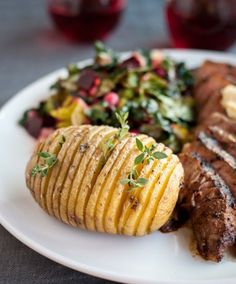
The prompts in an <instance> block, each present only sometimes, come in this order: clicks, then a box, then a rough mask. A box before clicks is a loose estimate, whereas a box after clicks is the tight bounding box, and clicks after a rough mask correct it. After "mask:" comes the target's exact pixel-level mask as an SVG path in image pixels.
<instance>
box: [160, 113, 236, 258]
mask: <svg viewBox="0 0 236 284" xmlns="http://www.w3.org/2000/svg"><path fill="white" fill-rule="evenodd" d="M235 141H236V123H235V122H234V121H232V120H230V119H228V118H227V117H226V116H224V115H222V114H219V113H214V114H213V115H211V116H210V118H209V119H208V121H207V123H205V125H204V126H201V127H199V128H198V129H197V131H196V140H195V141H194V142H193V143H191V144H188V145H186V146H185V147H184V150H183V152H182V153H181V154H180V160H181V162H182V164H183V167H184V171H185V181H184V184H185V186H184V188H183V189H182V190H181V191H180V195H179V200H178V206H177V207H176V208H177V209H176V212H175V215H174V216H173V218H172V220H170V222H169V223H168V224H166V225H165V227H163V228H162V230H163V231H170V230H171V229H172V230H173V229H176V228H177V227H178V225H179V226H180V225H181V224H182V222H183V221H185V220H186V219H188V218H190V221H191V224H192V228H193V232H194V236H195V238H196V241H197V248H198V250H199V253H200V255H201V256H202V257H203V258H205V259H207V260H212V261H216V262H219V261H220V260H221V259H222V257H223V254H224V251H225V250H226V248H228V247H231V246H233V245H234V244H235V241H236V143H235ZM183 216H184V217H183Z"/></svg>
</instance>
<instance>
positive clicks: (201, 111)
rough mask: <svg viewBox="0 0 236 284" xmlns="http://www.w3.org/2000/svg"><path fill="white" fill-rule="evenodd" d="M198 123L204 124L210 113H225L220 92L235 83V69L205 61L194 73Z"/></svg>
mask: <svg viewBox="0 0 236 284" xmlns="http://www.w3.org/2000/svg"><path fill="white" fill-rule="evenodd" d="M194 75H195V80H196V84H195V87H194V97H195V99H196V104H197V111H198V122H199V123H202V122H204V121H205V120H206V119H207V118H208V117H209V115H210V114H211V113H214V112H220V113H225V112H224V109H223V107H222V106H221V90H222V89H223V88H224V87H225V86H227V85H228V84H230V83H235V82H236V67H233V66H231V65H228V64H223V63H215V62H211V61H206V62H205V63H203V65H202V66H201V67H200V68H198V69H197V70H196V71H195V72H194Z"/></svg>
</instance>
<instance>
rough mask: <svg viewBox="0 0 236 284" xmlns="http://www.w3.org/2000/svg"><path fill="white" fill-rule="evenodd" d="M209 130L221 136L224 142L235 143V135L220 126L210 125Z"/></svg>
mask: <svg viewBox="0 0 236 284" xmlns="http://www.w3.org/2000/svg"><path fill="white" fill-rule="evenodd" d="M209 130H210V131H211V132H213V133H215V134H216V135H219V136H220V137H221V138H223V139H224V140H225V141H226V142H229V143H236V136H235V135H233V134H231V133H229V132H227V131H225V130H224V129H222V128H220V127H219V126H216V125H214V126H210V127H209Z"/></svg>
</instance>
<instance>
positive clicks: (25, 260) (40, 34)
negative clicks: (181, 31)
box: [0, 0, 236, 284]
mask: <svg viewBox="0 0 236 284" xmlns="http://www.w3.org/2000/svg"><path fill="white" fill-rule="evenodd" d="M163 9H164V1H163V0H128V7H127V9H126V12H125V14H124V17H123V19H122V22H121V23H120V25H119V27H118V28H117V30H116V31H115V32H114V33H113V34H112V35H111V37H110V38H109V39H108V40H107V41H106V42H107V44H108V45H109V46H110V47H112V48H114V49H116V50H119V51H124V50H131V49H135V48H137V47H142V48H158V47H168V46H169V44H168V33H167V30H166V27H165V21H164V16H163ZM0 22H1V24H0V87H1V89H0V106H2V105H3V104H4V103H5V102H6V101H7V100H8V99H9V98H10V97H12V96H13V95H14V94H15V93H17V92H18V91H19V90H20V89H21V88H23V87H25V86H26V85H27V84H29V83H31V82H32V81H34V80H36V79H37V78H39V77H41V76H43V75H45V74H47V73H49V72H51V71H54V70H56V69H58V68H60V67H62V66H65V65H66V64H68V63H70V62H76V61H79V60H81V59H85V58H88V57H91V56H92V55H93V48H92V46H91V45H86V44H80V45H72V44H69V43H68V42H66V41H64V40H62V38H61V37H60V36H59V35H58V34H56V33H55V31H54V30H53V28H52V25H51V22H50V20H49V18H48V15H47V13H46V1H42V0H0ZM231 51H233V52H235V53H236V47H234V48H232V49H231ZM0 283H4V284H7V283H11V284H12V283H19V284H20V283H24V284H27V283H56V284H59V283H89V284H100V283H112V282H109V281H105V280H102V279H98V278H95V277H92V276H88V275H85V274H83V273H80V272H77V271H73V270H71V269H69V268H66V267H64V266H61V265H59V264H57V263H54V262H53V261H51V260H48V259H47V258H45V257H43V256H41V255H39V254H38V253H36V252H34V251H32V250H31V249H29V248H27V247H26V246H24V245H23V244H22V243H20V242H19V241H18V240H16V239H15V238H14V237H12V236H11V235H10V234H9V233H8V232H7V231H6V230H5V229H4V228H3V227H1V226H0Z"/></svg>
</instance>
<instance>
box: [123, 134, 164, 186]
mask: <svg viewBox="0 0 236 284" xmlns="http://www.w3.org/2000/svg"><path fill="white" fill-rule="evenodd" d="M136 147H137V148H138V150H139V151H140V152H141V154H139V155H138V156H137V157H136V158H135V159H134V164H133V166H132V169H131V171H130V173H129V174H128V176H127V178H125V179H122V180H121V184H123V185H125V184H128V185H129V190H133V189H135V188H138V187H143V186H144V185H146V184H147V183H148V179H146V178H143V177H139V176H138V171H137V166H138V165H139V164H142V163H144V162H147V164H149V163H150V162H151V161H153V160H155V159H157V160H161V159H165V158H166V157H167V155H166V154H165V153H164V152H160V151H155V152H154V150H155V147H156V145H155V144H152V145H151V146H150V147H148V146H146V145H143V143H142V141H141V140H140V139H138V138H136Z"/></svg>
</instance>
